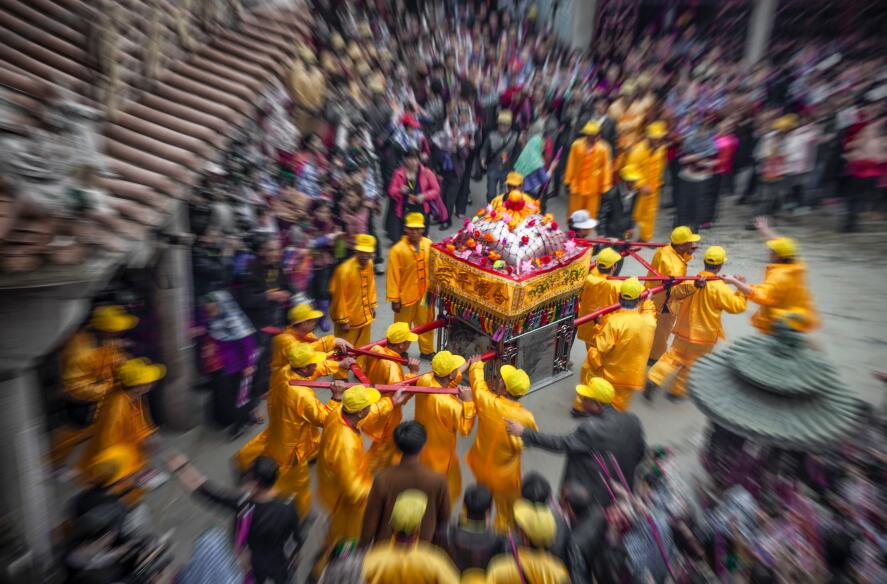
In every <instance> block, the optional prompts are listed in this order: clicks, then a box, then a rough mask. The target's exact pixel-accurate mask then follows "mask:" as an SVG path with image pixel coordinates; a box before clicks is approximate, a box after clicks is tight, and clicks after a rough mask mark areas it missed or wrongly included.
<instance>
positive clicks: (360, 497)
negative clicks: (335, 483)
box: [335, 451, 373, 520]
mask: <svg viewBox="0 0 887 584" xmlns="http://www.w3.org/2000/svg"><path fill="white" fill-rule="evenodd" d="M336 463H337V466H338V467H337V468H336V471H335V475H336V476H338V477H341V478H342V479H343V480H342V482H341V484H340V485H339V487H340V488H341V489H342V497H344V498H345V500H346V501H348V502H349V503H350V504H351V505H360V504H362V503H363V502H364V501H366V499H367V497H368V496H369V494H370V488H372V486H373V484H372V481H368V480H366V477H364V476H362V475H360V474H359V473H355V472H354V469H356V468H359V466H360V464H359V461H358V460H357V458H356V457H355V456H354V455H353V453H352V452H350V451H343V452H342V453H341V455H340V456H339V457H337V459H336ZM359 519H360V518H357V519H356V520H359Z"/></svg>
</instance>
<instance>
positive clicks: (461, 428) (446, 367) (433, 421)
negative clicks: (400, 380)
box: [415, 351, 476, 503]
mask: <svg viewBox="0 0 887 584" xmlns="http://www.w3.org/2000/svg"><path fill="white" fill-rule="evenodd" d="M465 369H467V363H466V361H465V359H464V358H463V357H462V356H460V355H454V354H452V353H450V352H449V351H440V352H439V353H437V354H436V355H435V356H434V359H432V360H431V371H430V372H428V373H426V374H425V375H423V376H422V377H420V378H419V380H418V381H417V382H416V385H419V386H421V387H453V386H455V385H456V384H458V383H459V380H460V379H461V378H462V372H463V371H464V370H465ZM415 399H416V414H415V418H416V421H417V422H419V423H420V424H422V426H424V427H425V432H426V433H427V435H428V439H427V441H426V442H425V448H423V449H422V451H421V452H419V462H421V463H422V464H424V465H425V466H427V467H428V468H430V469H431V470H433V471H435V472H439V473H440V474H442V475H445V476H446V477H447V484H448V486H449V491H450V502H453V503H454V502H455V501H456V500H457V499H458V498H459V496H460V495H461V494H462V469H461V467H460V465H459V457H458V456H457V454H456V440H457V437H458V436H459V434H461V435H462V436H468V435H469V434H471V429H472V428H473V427H474V416H475V413H476V412H475V406H474V399H473V398H472V396H471V388H469V387H460V388H459V395H458V396H455V395H442V394H432V393H420V394H417V395H416V398H415Z"/></svg>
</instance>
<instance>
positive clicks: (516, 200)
mask: <svg viewBox="0 0 887 584" xmlns="http://www.w3.org/2000/svg"><path fill="white" fill-rule="evenodd" d="M526 205H527V203H526V201H524V196H523V194H522V193H521V192H520V191H511V192H510V193H508V197H507V198H506V199H505V208H506V209H508V210H509V211H520V210H521V209H523V208H524V207H525V206H526Z"/></svg>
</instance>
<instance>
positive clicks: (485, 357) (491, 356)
mask: <svg viewBox="0 0 887 584" xmlns="http://www.w3.org/2000/svg"><path fill="white" fill-rule="evenodd" d="M497 355H498V353H497V352H496V351H487V352H486V353H483V354H482V355H481V356H480V360H481V361H489V360H490V359H495V358H496V356H497ZM425 373H428V372H427V371H426V372H425ZM425 373H420V374H419V375H416V376H415V377H407V378H406V379H404V380H403V381H401V382H400V383H398V384H397V385H412V384H414V383H416V381H417V380H418V379H419V378H420V377H422V376H423V375H425Z"/></svg>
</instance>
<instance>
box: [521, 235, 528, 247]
mask: <svg viewBox="0 0 887 584" xmlns="http://www.w3.org/2000/svg"><path fill="white" fill-rule="evenodd" d="M528 243H530V236H529V235H524V236H522V237H521V238H520V244H521V245H527V244H528Z"/></svg>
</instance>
